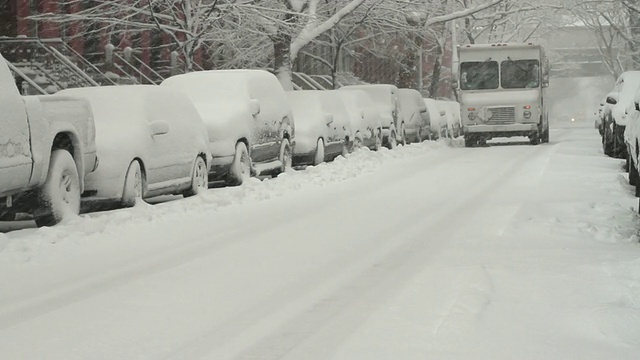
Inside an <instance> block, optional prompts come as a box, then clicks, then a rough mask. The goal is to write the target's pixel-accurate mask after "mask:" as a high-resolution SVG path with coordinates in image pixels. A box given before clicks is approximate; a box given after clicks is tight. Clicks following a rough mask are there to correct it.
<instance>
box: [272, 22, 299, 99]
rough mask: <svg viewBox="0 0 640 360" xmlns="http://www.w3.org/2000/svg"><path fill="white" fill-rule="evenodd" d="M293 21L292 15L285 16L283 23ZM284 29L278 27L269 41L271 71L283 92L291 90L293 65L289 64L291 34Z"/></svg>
mask: <svg viewBox="0 0 640 360" xmlns="http://www.w3.org/2000/svg"><path fill="white" fill-rule="evenodd" d="M293 21H295V18H294V16H293V15H291V14H287V15H285V23H291V22H293ZM285 27H286V25H285V26H283V27H280V28H279V29H278V32H277V33H276V35H275V36H273V37H272V38H271V41H272V42H273V70H274V72H275V74H276V77H278V80H280V84H281V85H282V87H283V88H284V90H285V91H288V90H293V81H292V79H291V76H292V66H293V63H292V62H291V34H289V33H288V32H287V29H286V28H285Z"/></svg>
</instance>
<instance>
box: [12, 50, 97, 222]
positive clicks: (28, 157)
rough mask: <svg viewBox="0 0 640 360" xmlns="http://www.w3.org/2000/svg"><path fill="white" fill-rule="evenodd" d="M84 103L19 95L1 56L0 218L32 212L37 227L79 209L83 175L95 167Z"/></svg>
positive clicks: (88, 109) (92, 138)
mask: <svg viewBox="0 0 640 360" xmlns="http://www.w3.org/2000/svg"><path fill="white" fill-rule="evenodd" d="M97 161H98V160H97V157H96V146H95V125H94V122H93V114H92V111H91V107H90V105H89V103H88V102H87V101H86V100H83V99H78V98H72V97H66V96H57V95H43V96H22V95H20V93H19V92H18V88H17V86H16V82H15V80H14V78H13V76H12V73H11V71H10V69H9V65H8V64H7V62H6V61H5V59H4V58H3V57H2V55H0V219H2V220H11V219H13V218H14V217H15V215H16V214H17V213H31V214H32V215H33V217H34V219H35V221H36V224H37V225H38V226H50V225H54V224H56V223H58V222H59V221H60V220H62V218H63V217H64V216H66V215H68V214H77V213H78V212H79V209H80V194H81V193H82V191H83V188H84V176H85V175H86V174H87V173H89V172H91V171H93V170H94V169H95V168H96V167H97Z"/></svg>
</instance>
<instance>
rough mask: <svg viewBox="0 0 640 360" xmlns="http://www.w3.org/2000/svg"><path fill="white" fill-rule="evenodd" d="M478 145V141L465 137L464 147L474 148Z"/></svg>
mask: <svg viewBox="0 0 640 360" xmlns="http://www.w3.org/2000/svg"><path fill="white" fill-rule="evenodd" d="M477 143H478V140H477V139H476V138H475V137H474V136H471V135H467V136H465V137H464V147H468V148H470V147H474V146H476V144H477Z"/></svg>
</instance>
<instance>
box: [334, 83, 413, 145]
mask: <svg viewBox="0 0 640 360" xmlns="http://www.w3.org/2000/svg"><path fill="white" fill-rule="evenodd" d="M339 90H364V91H365V92H366V93H367V94H369V96H371V98H372V99H373V101H375V103H376V105H377V106H378V107H379V109H380V112H381V113H382V114H383V119H382V144H383V145H384V146H386V147H388V148H390V149H393V148H394V147H396V144H397V141H398V140H399V139H398V132H397V129H398V118H399V116H400V102H399V101H398V88H397V87H396V86H395V85H389V84H365V85H348V86H343V87H341V88H340V89H339Z"/></svg>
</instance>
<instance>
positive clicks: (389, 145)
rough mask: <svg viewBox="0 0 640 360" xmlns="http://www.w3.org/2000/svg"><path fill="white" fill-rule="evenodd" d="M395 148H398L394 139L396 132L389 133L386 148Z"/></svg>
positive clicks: (396, 140)
mask: <svg viewBox="0 0 640 360" xmlns="http://www.w3.org/2000/svg"><path fill="white" fill-rule="evenodd" d="M397 146H398V139H396V132H395V131H391V132H390V133H389V138H388V139H387V148H388V149H391V150H393V149H395V148H396V147H397Z"/></svg>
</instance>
